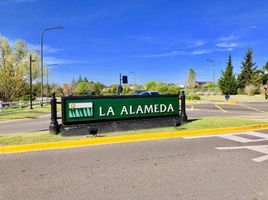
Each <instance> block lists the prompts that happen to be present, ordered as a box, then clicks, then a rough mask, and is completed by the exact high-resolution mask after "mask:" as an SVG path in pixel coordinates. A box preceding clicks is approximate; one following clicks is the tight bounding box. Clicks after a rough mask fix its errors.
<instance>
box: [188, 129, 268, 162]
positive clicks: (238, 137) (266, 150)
mask: <svg viewBox="0 0 268 200" xmlns="http://www.w3.org/2000/svg"><path fill="white" fill-rule="evenodd" d="M244 135H248V136H253V137H256V138H257V139H249V138H245V137H243V136H244ZM210 137H219V138H223V139H227V140H231V141H235V142H239V143H243V144H244V143H251V142H261V141H268V134H265V133H260V132H254V131H253V132H239V133H229V134H222V135H205V136H197V137H184V139H197V138H210ZM258 138H260V139H258ZM216 149H218V150H236V149H249V150H252V151H256V152H259V153H263V154H265V155H264V156H260V157H257V158H254V159H252V160H253V161H255V162H263V161H266V160H268V145H254V146H236V147H216Z"/></svg>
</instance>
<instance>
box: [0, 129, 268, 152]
mask: <svg viewBox="0 0 268 200" xmlns="http://www.w3.org/2000/svg"><path fill="white" fill-rule="evenodd" d="M267 128H268V124H261V125H252V126H244V127H227V128H218V129H203V130H189V131H176V132H163V133H152V134H137V135H127V136H112V137H105V138H98V137H97V138H87V139H80V140H68V141H61V142H47V143H36V144H24V145H10V146H2V147H0V155H1V154H14V153H22V152H31V151H43V150H52V149H66V148H75V147H84V146H95V145H104V144H114V143H126V142H138V141H149V140H160V139H169V138H181V137H190V136H191V137H193V136H202V135H215V134H226V133H231V132H237V131H249V130H251V131H252V130H262V129H267Z"/></svg>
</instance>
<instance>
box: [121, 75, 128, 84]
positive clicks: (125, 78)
mask: <svg viewBox="0 0 268 200" xmlns="http://www.w3.org/2000/svg"><path fill="white" fill-rule="evenodd" d="M122 81H123V84H127V83H128V81H127V76H122Z"/></svg>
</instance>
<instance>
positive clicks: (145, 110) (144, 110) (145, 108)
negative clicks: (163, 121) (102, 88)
mask: <svg viewBox="0 0 268 200" xmlns="http://www.w3.org/2000/svg"><path fill="white" fill-rule="evenodd" d="M105 110H106V109H105ZM105 110H104V109H103V107H99V115H100V117H105V116H113V115H118V114H120V115H137V114H153V113H169V112H174V108H173V106H172V104H169V105H165V104H155V105H139V106H138V107H136V108H135V107H133V106H122V109H121V111H120V113H115V110H114V109H113V107H112V106H110V107H109V108H108V110H106V111H105Z"/></svg>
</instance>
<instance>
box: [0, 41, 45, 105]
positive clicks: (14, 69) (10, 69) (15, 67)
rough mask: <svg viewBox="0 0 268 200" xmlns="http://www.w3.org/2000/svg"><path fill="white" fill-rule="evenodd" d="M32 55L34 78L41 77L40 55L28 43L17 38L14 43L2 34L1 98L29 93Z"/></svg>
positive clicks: (16, 97)
mask: <svg viewBox="0 0 268 200" xmlns="http://www.w3.org/2000/svg"><path fill="white" fill-rule="evenodd" d="M30 55H32V58H33V60H35V62H33V63H32V72H33V73H32V75H33V76H32V78H33V81H35V80H36V79H37V78H38V77H39V72H40V70H39V68H38V63H39V60H40V59H39V56H37V54H36V53H35V52H33V51H30V50H29V49H28V48H27V44H26V43H25V42H23V41H21V40H17V41H16V42H15V43H14V45H11V44H9V42H8V40H7V39H6V38H4V37H1V36H0V100H2V101H13V100H16V99H19V98H20V99H22V98H23V96H24V95H27V93H29V66H30V63H29V57H30Z"/></svg>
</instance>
